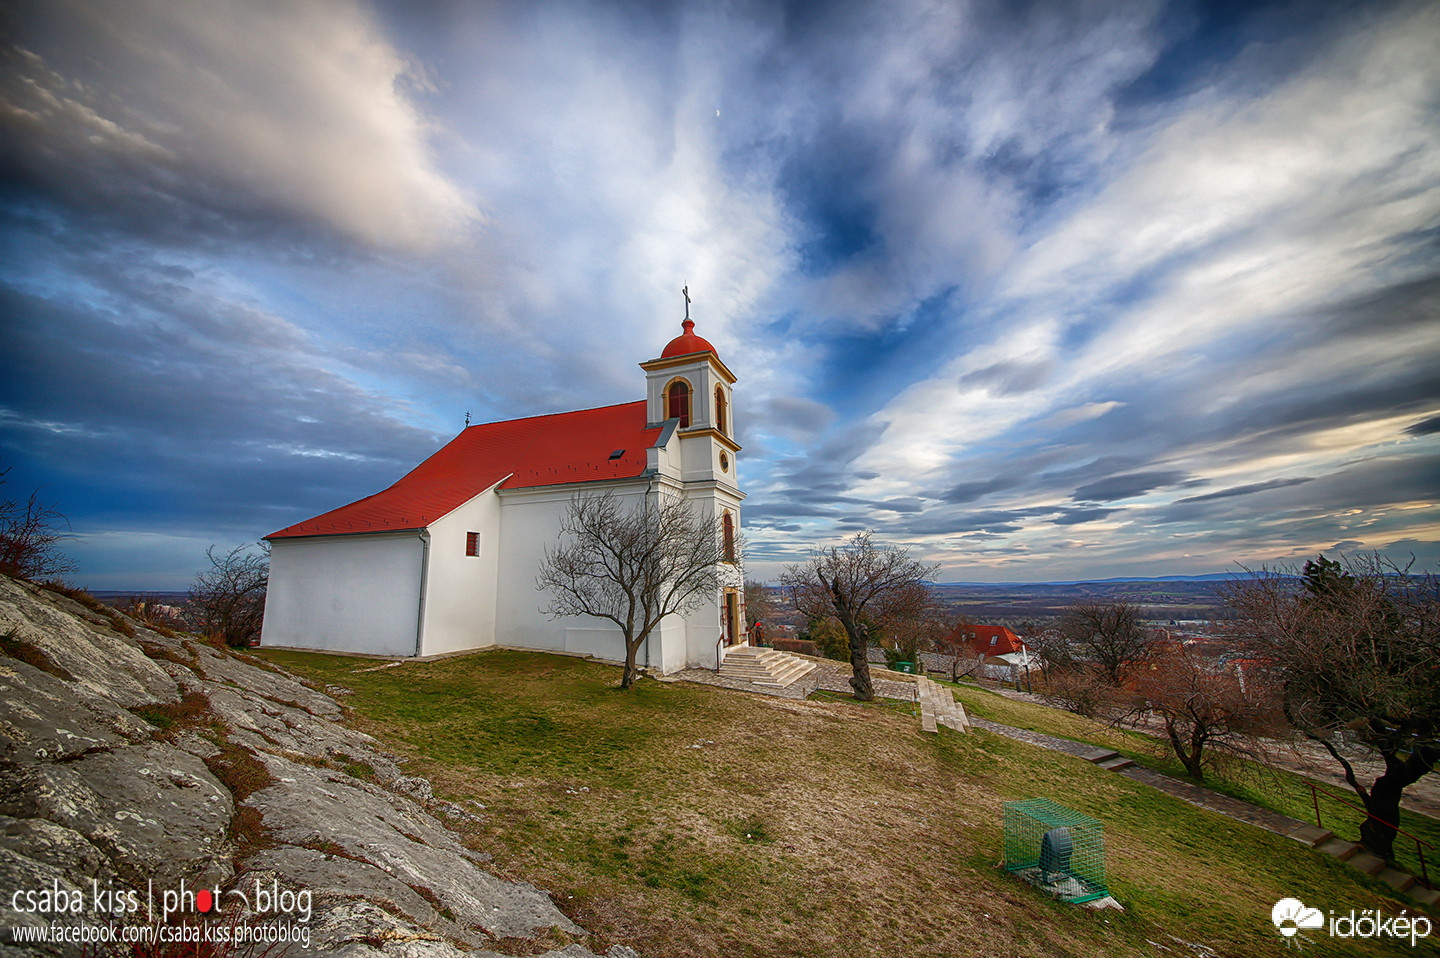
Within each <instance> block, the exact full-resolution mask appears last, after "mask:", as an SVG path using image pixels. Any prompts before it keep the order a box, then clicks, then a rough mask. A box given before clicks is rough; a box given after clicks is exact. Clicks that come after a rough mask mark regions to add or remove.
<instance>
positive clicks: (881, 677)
mask: <svg viewBox="0 0 1440 958" xmlns="http://www.w3.org/2000/svg"><path fill="white" fill-rule="evenodd" d="M790 654H791V655H794V654H795V653H793V652H792V653H790ZM798 657H799V658H803V659H805V660H806V661H809V662H814V663H815V668H814V670H812V671H810V672H808V673H806V674H805V675H802V676H800V678H798V679H796V680H795V681H794V682H793V683H791V684H790V685H787V686H785V687H784V688H779V689H777V688H774V687H768V686H764V685H755V684H753V683H751V682H749V681H747V680H745V679H741V678H735V677H732V676H728V675H720V674H719V673H717V672H715V671H714V670H712V669H681V670H680V671H679V672H672V673H671V674H670V675H667V676H665V678H664V681H667V682H675V681H683V682H695V683H697V684H699V685H714V686H718V687H719V688H724V689H738V690H739V691H742V692H755V693H757V694H759V695H774V696H776V697H777V698H783V699H804V698H808V697H809V695H810V693H811V692H814V691H816V690H818V689H823V690H825V691H826V692H839V693H841V694H843V695H848V694H850V693H852V692H854V691H855V690H854V689H852V688H851V687H850V663H848V662H836V661H834V660H833V659H817V658H813V657H811V656H808V655H806V656H798ZM897 674H898V673H895V672H891V671H890V670H889V669H880V668H871V670H870V681H871V684H872V685H874V686H875V694H876V695H878V696H880V697H882V698H887V699H899V700H900V701H902V702H913V701H915V680H914V679H913V678H909V677H906V678H904V679H890V678H886V676H891V675H897Z"/></svg>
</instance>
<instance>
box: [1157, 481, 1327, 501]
mask: <svg viewBox="0 0 1440 958" xmlns="http://www.w3.org/2000/svg"><path fill="white" fill-rule="evenodd" d="M1313 481H1314V477H1312V476H1299V477H1296V478H1294V479H1269V480H1266V481H1265V482H1252V483H1249V484H1247V485H1243V486H1231V487H1230V488H1229V489H1221V490H1219V491H1217V492H1207V493H1205V494H1204V495H1200V496H1188V497H1186V498H1184V499H1176V500H1175V501H1176V502H1177V503H1182V502H1208V501H1209V500H1211V499H1229V498H1231V497H1232V496H1248V495H1250V494H1252V493H1256V492H1264V491H1266V490H1267V489H1284V488H1286V487H1287V486H1298V485H1301V484H1303V483H1306V482H1313Z"/></svg>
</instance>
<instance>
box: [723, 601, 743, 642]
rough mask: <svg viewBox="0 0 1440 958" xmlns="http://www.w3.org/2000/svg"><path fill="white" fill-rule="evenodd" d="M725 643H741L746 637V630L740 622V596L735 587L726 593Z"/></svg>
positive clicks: (724, 613)
mask: <svg viewBox="0 0 1440 958" xmlns="http://www.w3.org/2000/svg"><path fill="white" fill-rule="evenodd" d="M723 615H724V616H725V644H726V645H740V644H741V643H742V642H743V641H744V639H745V630H744V629H743V628H742V623H741V622H740V596H739V594H738V593H737V592H735V591H734V590H733V589H731V590H729V591H727V592H726V593H725V611H724V612H723Z"/></svg>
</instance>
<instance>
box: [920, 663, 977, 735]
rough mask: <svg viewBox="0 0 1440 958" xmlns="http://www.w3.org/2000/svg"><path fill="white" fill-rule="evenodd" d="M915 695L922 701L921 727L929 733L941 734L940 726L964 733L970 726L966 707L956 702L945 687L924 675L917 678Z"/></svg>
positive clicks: (952, 694)
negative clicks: (966, 715)
mask: <svg viewBox="0 0 1440 958" xmlns="http://www.w3.org/2000/svg"><path fill="white" fill-rule="evenodd" d="M915 695H916V697H917V698H918V699H919V700H920V727H921V728H922V729H924V730H925V731H927V732H939V731H940V729H939V726H941V725H943V726H945V727H946V728H953V729H954V730H955V731H957V732H964V731H965V730H966V729H967V728H968V727H969V725H970V720H969V719H967V718H966V717H965V706H963V705H961V704H960V703H959V702H957V701H955V695H954V693H952V692H951V691H950V690H949V689H948V688H946V687H945V686H943V685H936V684H935V683H934V682H932V681H930V679H929V678H927V677H926V676H924V675H917V676H916V677H915Z"/></svg>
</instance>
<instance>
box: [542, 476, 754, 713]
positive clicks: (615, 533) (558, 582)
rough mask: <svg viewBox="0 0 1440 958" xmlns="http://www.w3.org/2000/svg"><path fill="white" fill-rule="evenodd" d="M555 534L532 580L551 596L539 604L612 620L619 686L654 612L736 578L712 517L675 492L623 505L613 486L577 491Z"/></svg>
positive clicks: (693, 603) (559, 612)
mask: <svg viewBox="0 0 1440 958" xmlns="http://www.w3.org/2000/svg"><path fill="white" fill-rule="evenodd" d="M560 536H561V542H560V543H559V544H558V545H556V546H554V547H551V548H547V549H546V550H545V559H544V561H543V562H542V563H541V565H540V574H539V576H538V578H537V579H536V582H535V587H536V588H537V589H539V590H540V591H542V592H549V593H550V595H551V597H550V601H549V602H548V603H547V604H546V605H544V606H542V607H541V609H540V611H542V612H544V613H547V614H548V615H550V616H551V617H552V618H557V619H558V618H561V617H563V616H569V615H590V616H594V617H596V618H600V619H608V620H610V621H611V622H614V623H615V624H616V625H618V626H619V627H620V631H621V632H622V633H623V634H624V637H625V671H624V674H623V675H622V676H621V679H620V687H621V688H622V689H628V688H630V687H631V686H632V685H634V684H635V679H636V676H637V674H638V670H637V668H636V665H635V658H636V655H637V653H638V652H639V649H640V646H641V645H642V644H643V643H644V642H645V640H646V639H648V638H649V637H650V634H651V633H652V632H654V631H655V629H656V628H657V627H658V626H659V625H660V622H661V620H662V619H664V618H665V617H666V616H668V615H684V614H685V613H687V612H689V611H690V610H692V609H694V608H697V607H698V606H699V605H700V604H701V603H703V602H705V601H706V600H710V599H714V598H715V597H716V594H717V590H719V589H720V588H721V586H722V585H724V584H725V580H726V579H727V578H734V579H735V580H736V584H737V585H738V584H739V581H740V572H739V566H738V564H732V563H730V562H727V561H726V559H727V546H726V542H725V537H724V533H723V531H722V529H721V527H720V524H719V523H718V522H715V521H712V520H710V519H706V518H703V517H702V516H700V515H699V514H697V513H696V512H695V511H694V509H693V508H692V507H691V505H690V504H689V503H688V502H686V501H685V500H683V499H675V498H662V499H660V500H659V501H658V502H651V503H644V504H641V505H640V506H639V507H638V508H629V507H627V506H626V505H624V504H623V503H622V501H621V500H620V499H619V498H617V497H616V496H615V495H614V494H613V493H608V492H607V493H605V494H604V495H599V496H596V495H583V494H582V495H577V496H576V497H575V498H574V499H572V500H570V508H569V510H568V511H567V512H566V513H565V517H564V518H563V519H562V520H561V521H560Z"/></svg>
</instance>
